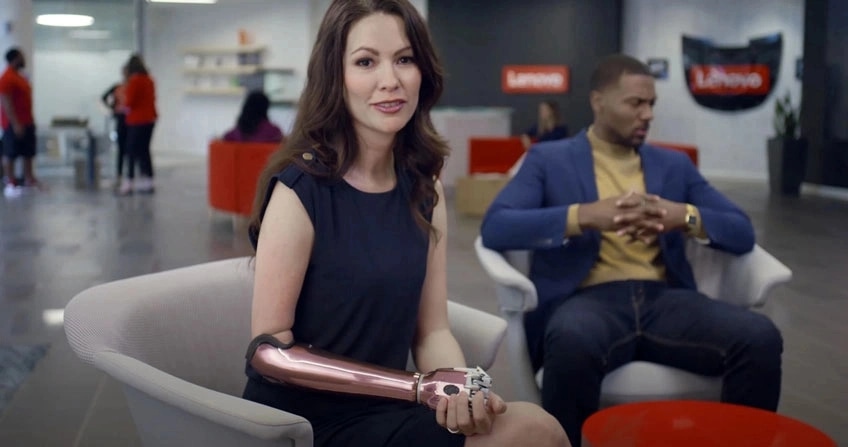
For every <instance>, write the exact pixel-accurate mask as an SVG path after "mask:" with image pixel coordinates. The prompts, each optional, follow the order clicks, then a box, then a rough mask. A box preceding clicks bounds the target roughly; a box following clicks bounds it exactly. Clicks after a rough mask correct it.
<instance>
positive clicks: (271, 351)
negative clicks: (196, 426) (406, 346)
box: [247, 334, 492, 409]
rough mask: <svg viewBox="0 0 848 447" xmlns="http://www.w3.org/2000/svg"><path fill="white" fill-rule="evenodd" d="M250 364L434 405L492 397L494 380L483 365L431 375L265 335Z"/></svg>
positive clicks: (268, 372)
mask: <svg viewBox="0 0 848 447" xmlns="http://www.w3.org/2000/svg"><path fill="white" fill-rule="evenodd" d="M247 359H248V360H249V361H250V365H251V366H252V367H253V369H255V370H256V371H257V372H258V373H259V374H261V375H262V376H263V377H264V378H265V379H267V380H269V381H271V382H277V383H285V384H289V385H296V386H300V387H303V388H309V389H314V390H321V391H330V392H335V393H345V394H356V395H363V396H375V397H385V398H389V399H397V400H405V401H409V402H418V403H420V404H423V405H426V406H428V407H430V408H432V409H435V408H436V405H438V403H439V399H440V398H442V397H447V396H450V395H453V394H459V393H460V392H462V391H465V392H467V393H468V396H469V400H470V399H471V398H472V397H473V396H474V395H475V394H477V393H483V395H484V397H488V393H489V389H490V388H491V387H492V378H491V377H489V375H488V374H486V372H485V371H483V369H481V368H479V367H478V368H475V369H470V368H442V369H437V370H435V371H431V372H429V373H426V374H420V373H416V372H409V371H399V370H394V369H389V368H383V367H380V366H376V365H370V364H367V363H362V362H359V361H356V360H351V359H348V358H345V357H342V356H338V355H335V354H332V353H329V352H326V351H322V350H320V349H317V348H313V347H312V346H304V345H298V344H294V343H291V344H285V343H281V342H280V341H279V340H277V339H276V338H274V337H273V336H271V335H267V334H263V335H259V336H258V337H256V338H254V339H253V341H251V342H250V347H249V348H248V351H247Z"/></svg>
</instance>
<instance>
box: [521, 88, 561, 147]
mask: <svg viewBox="0 0 848 447" xmlns="http://www.w3.org/2000/svg"><path fill="white" fill-rule="evenodd" d="M561 121H562V118H561V117H560V115H559V105H558V104H557V103H556V101H553V100H547V101H542V102H541V103H539V118H538V122H537V123H536V125H535V126H533V127H531V128H529V129H527V131H526V132H524V134H522V135H521V143H522V144H523V145H524V149H529V148H530V145H531V144H533V141H534V140H535V141H537V142H538V141H552V140H561V139H563V138H567V137H568V127H566V125H565V124H562V122H561Z"/></svg>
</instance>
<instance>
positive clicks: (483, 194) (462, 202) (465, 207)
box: [456, 174, 510, 217]
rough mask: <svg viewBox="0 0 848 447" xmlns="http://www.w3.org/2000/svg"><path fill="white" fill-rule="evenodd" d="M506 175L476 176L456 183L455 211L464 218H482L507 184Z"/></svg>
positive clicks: (463, 178)
mask: <svg viewBox="0 0 848 447" xmlns="http://www.w3.org/2000/svg"><path fill="white" fill-rule="evenodd" d="M509 180H510V177H509V176H507V175H506V174H478V175H473V176H469V177H460V178H458V179H457V181H456V211H457V213H459V214H462V215H465V216H478V217H480V216H483V215H484V214H486V210H488V209H489V205H490V204H491V203H492V201H493V200H495V197H496V196H497V195H498V193H499V192H500V191H501V189H503V187H504V186H505V185H506V184H507V182H509Z"/></svg>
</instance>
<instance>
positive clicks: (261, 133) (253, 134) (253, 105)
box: [224, 90, 283, 143]
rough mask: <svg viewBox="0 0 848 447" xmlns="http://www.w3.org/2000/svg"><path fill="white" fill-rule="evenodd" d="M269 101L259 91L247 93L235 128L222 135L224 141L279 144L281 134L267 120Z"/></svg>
mask: <svg viewBox="0 0 848 447" xmlns="http://www.w3.org/2000/svg"><path fill="white" fill-rule="evenodd" d="M270 106H271V101H270V100H269V99H268V96H266V95H265V93H263V92H261V91H258V90H257V91H252V92H250V93H248V95H247V97H246V98H245V100H244V104H243V105H242V108H241V113H240V114H239V117H238V120H237V121H236V127H235V128H233V129H231V130H230V131H228V132H227V133H225V134H224V141H246V142H256V143H279V142H280V141H282V140H283V132H282V131H281V130H280V128H279V127H277V126H276V125H274V123H272V122H271V120H269V119H268V107H270Z"/></svg>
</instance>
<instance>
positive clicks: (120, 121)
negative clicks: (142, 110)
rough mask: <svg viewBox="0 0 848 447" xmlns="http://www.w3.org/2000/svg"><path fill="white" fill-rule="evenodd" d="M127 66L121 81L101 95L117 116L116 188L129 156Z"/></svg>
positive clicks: (104, 102) (119, 183) (115, 116)
mask: <svg viewBox="0 0 848 447" xmlns="http://www.w3.org/2000/svg"><path fill="white" fill-rule="evenodd" d="M128 77H129V74H128V73H127V66H126V65H124V66H123V67H121V82H118V83H116V84H115V85H113V86H111V87H109V90H106V92H105V93H103V96H101V97H100V100H101V101H102V102H103V105H105V106H106V107H108V108H109V110H110V111H111V112H112V116H113V117H114V118H115V133H116V134H117V135H116V136H117V143H118V154H117V157H116V165H115V188H119V187H120V185H121V178H122V177H123V175H124V160H126V159H127V158H129V157H128V156H127V123H126V106H125V105H124V102H125V91H126V88H127V78H128Z"/></svg>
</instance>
